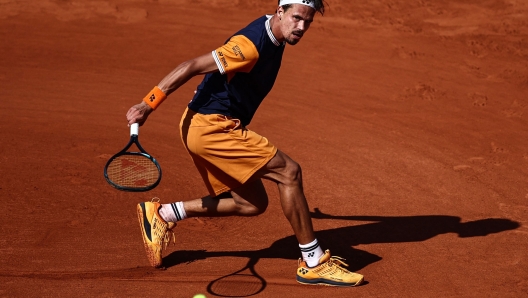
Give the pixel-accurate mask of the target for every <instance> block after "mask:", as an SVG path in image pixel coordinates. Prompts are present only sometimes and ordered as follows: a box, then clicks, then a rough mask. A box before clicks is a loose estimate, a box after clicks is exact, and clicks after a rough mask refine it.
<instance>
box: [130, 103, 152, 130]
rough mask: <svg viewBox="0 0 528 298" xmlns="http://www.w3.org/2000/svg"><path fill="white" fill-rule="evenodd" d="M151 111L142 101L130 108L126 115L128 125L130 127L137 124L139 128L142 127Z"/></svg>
mask: <svg viewBox="0 0 528 298" xmlns="http://www.w3.org/2000/svg"><path fill="white" fill-rule="evenodd" d="M152 111H153V109H152V108H151V107H150V106H149V105H148V104H147V103H145V102H144V101H142V102H141V103H139V104H137V105H134V106H132V107H131V108H130V109H129V110H128V112H127V114H126V118H127V121H128V125H129V126H130V125H131V124H134V123H139V125H140V126H141V125H143V123H145V121H147V118H148V116H149V115H150V113H152Z"/></svg>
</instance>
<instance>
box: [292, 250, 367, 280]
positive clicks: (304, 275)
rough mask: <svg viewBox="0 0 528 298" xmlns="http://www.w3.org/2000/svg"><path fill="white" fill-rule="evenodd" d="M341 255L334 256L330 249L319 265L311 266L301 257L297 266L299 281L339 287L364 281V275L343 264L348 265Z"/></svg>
mask: <svg viewBox="0 0 528 298" xmlns="http://www.w3.org/2000/svg"><path fill="white" fill-rule="evenodd" d="M343 261H344V259H343V258H340V257H336V256H334V257H332V256H331V255H330V251H329V250H326V251H325V254H324V255H323V256H322V257H321V259H320V260H319V265H317V266H315V267H313V268H310V267H308V266H307V265H306V262H305V261H302V260H301V259H299V265H298V268H297V282H299V283H301V284H307V285H325V286H339V287H354V286H358V285H360V284H361V283H362V282H363V275H361V274H359V273H354V272H350V271H348V270H347V269H345V268H343V267H342V266H345V267H348V264H346V263H345V262H343Z"/></svg>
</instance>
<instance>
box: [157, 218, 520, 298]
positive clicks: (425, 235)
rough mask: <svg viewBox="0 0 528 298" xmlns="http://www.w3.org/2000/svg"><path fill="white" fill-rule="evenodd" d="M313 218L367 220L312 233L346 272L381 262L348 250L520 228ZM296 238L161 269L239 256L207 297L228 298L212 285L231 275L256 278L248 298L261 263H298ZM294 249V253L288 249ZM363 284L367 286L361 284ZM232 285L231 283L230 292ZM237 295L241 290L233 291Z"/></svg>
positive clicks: (185, 255) (190, 257) (493, 222)
mask: <svg viewBox="0 0 528 298" xmlns="http://www.w3.org/2000/svg"><path fill="white" fill-rule="evenodd" d="M311 216H312V218H313V219H321V220H324V219H330V220H350V221H361V222H365V221H369V222H371V223H366V224H357V225H351V226H345V227H339V228H335V229H328V230H322V231H317V232H316V237H317V238H318V240H319V242H320V243H321V244H322V246H323V247H328V248H330V249H331V251H332V255H337V256H341V257H344V258H345V259H346V262H347V263H348V264H349V265H350V267H348V269H349V270H351V271H359V270H360V269H362V268H364V267H366V266H368V265H370V264H372V263H375V262H377V261H379V260H381V259H382V258H381V257H380V256H377V255H375V254H371V253H369V252H366V251H363V250H359V249H355V248H354V247H353V246H356V245H360V244H373V243H400V242H421V241H426V240H428V239H431V238H433V237H435V236H438V235H441V234H447V233H456V234H458V236H459V237H461V238H467V237H482V236H486V235H489V234H493V233H500V232H504V231H508V230H513V229H517V228H518V227H520V224H519V223H518V222H515V221H512V220H510V219H505V218H486V219H479V220H475V221H469V222H462V221H461V218H460V217H456V216H449V215H423V216H394V217H392V216H336V215H330V214H325V213H323V212H321V211H320V210H319V209H318V208H315V210H314V212H311ZM297 246H298V243H297V239H296V238H295V236H294V235H292V236H288V237H285V238H282V239H279V240H277V241H275V242H274V243H273V244H272V245H271V246H270V247H267V248H263V249H260V250H251V251H206V250H184V251H175V252H172V253H171V254H169V255H168V256H167V257H165V258H164V260H163V264H164V265H165V266H166V267H172V266H176V265H178V264H182V263H190V262H193V261H196V260H202V259H207V258H214V257H243V258H248V259H249V261H248V263H247V265H246V267H244V268H242V269H241V270H238V271H237V272H234V273H231V274H229V275H227V276H224V277H222V278H219V279H216V280H214V281H212V282H211V283H209V286H208V292H209V293H210V294H213V295H216V296H221V297H232V294H233V293H231V292H229V290H224V292H222V293H219V291H215V287H216V288H218V287H217V286H215V285H216V284H218V283H219V282H220V281H221V280H222V279H223V278H226V277H230V276H233V275H236V274H237V273H240V272H244V270H245V271H247V272H246V273H243V274H240V275H244V276H245V275H251V274H253V275H256V276H254V277H256V278H257V279H258V280H256V282H259V283H260V286H259V287H257V290H252V292H250V293H245V294H244V295H242V293H238V294H237V295H239V296H238V297H249V296H252V295H255V294H258V293H260V292H262V291H263V290H264V289H265V288H266V281H265V279H263V278H262V277H260V276H259V275H258V273H256V271H255V268H254V265H255V264H257V262H258V261H259V260H260V259H269V258H276V259H288V260H297V259H298V258H299V253H298V250H296V249H294V248H295V247H297ZM289 248H293V249H289ZM364 284H367V282H365V283H364ZM234 286H235V285H234V284H231V287H226V289H227V288H231V289H233V287H234ZM238 289H239V290H240V287H238Z"/></svg>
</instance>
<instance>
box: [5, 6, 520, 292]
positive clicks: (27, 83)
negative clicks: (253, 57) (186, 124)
mask: <svg viewBox="0 0 528 298" xmlns="http://www.w3.org/2000/svg"><path fill="white" fill-rule="evenodd" d="M328 3H329V6H328V7H327V13H326V14H325V16H324V17H320V16H319V15H318V16H317V17H316V20H315V22H314V23H313V25H312V28H311V29H310V31H309V32H308V33H307V34H306V35H305V36H304V37H303V40H302V41H301V42H300V43H299V44H298V45H297V46H295V47H292V46H288V47H287V49H286V52H285V56H284V60H283V66H282V69H281V72H280V74H279V77H278V80H277V82H276V84H275V88H274V90H273V91H272V92H271V93H270V94H269V96H268V98H267V99H266V100H265V101H264V103H263V104H262V106H261V108H260V110H259V111H258V112H257V114H256V116H255V118H254V121H253V122H252V123H251V124H250V126H249V128H250V129H252V130H255V131H257V132H259V133H260V134H262V135H264V136H267V137H268V139H270V141H271V142H273V143H274V144H275V145H277V146H278V147H279V149H281V150H282V151H284V152H286V153H287V154H288V155H290V156H291V157H292V158H293V159H295V160H296V161H297V162H299V163H300V164H301V166H302V168H303V175H304V187H305V192H306V195H307V197H308V200H309V204H310V209H311V210H313V211H314V213H313V223H314V226H315V228H316V230H317V237H318V238H319V240H320V242H321V243H322V246H323V248H329V249H331V250H332V252H333V254H335V255H338V256H341V257H344V258H346V259H347V262H348V263H349V264H350V269H351V270H353V271H357V272H360V273H362V274H363V275H365V280H366V282H365V285H363V286H360V287H357V288H332V287H316V286H302V285H299V284H297V283H296V281H295V270H296V268H297V258H298V257H299V256H300V252H299V249H298V247H297V242H296V240H295V238H294V236H293V233H292V230H291V228H290V226H289V225H288V222H287V221H286V219H285V217H284V216H283V214H282V211H281V207H280V203H279V199H278V192H277V190H276V187H275V185H274V184H272V183H269V182H266V183H265V185H266V188H267V190H268V194H269V197H270V205H269V208H268V210H267V211H266V213H264V214H263V215H260V216H258V217H254V218H240V217H231V218H200V219H188V220H186V221H183V222H181V223H180V224H179V225H178V226H177V227H176V229H175V232H176V237H177V241H176V245H175V246H169V247H168V249H167V250H166V252H165V253H164V256H165V258H164V263H165V265H166V267H167V268H166V270H156V269H152V268H150V267H149V266H148V261H147V258H146V255H145V252H144V248H143V244H142V240H141V235H140V230H139V226H138V223H137V218H136V211H135V208H136V204H137V203H139V202H142V201H148V200H150V199H151V198H152V197H159V198H161V200H162V202H166V203H168V202H173V201H179V200H184V201H185V200H191V199H194V198H198V197H201V196H203V195H205V194H206V189H205V187H204V186H203V184H202V181H201V179H200V177H199V174H198V172H197V171H196V170H195V168H194V167H193V165H192V162H191V160H190V158H189V157H188V155H187V153H186V152H185V151H184V148H183V146H182V144H181V141H180V136H179V132H178V128H177V126H178V122H179V119H180V116H181V114H182V112H183V110H184V109H185V106H186V104H187V103H188V102H189V100H190V99H191V97H192V95H193V90H194V88H195V87H196V86H197V85H198V83H199V82H200V80H201V78H200V77H197V78H194V79H193V80H191V81H190V82H189V83H188V84H186V85H184V86H183V87H182V88H181V89H179V90H178V91H176V92H175V93H174V94H172V95H171V96H170V97H169V99H168V100H167V101H165V103H164V104H163V105H162V106H161V107H160V108H159V109H158V110H157V111H156V112H155V113H153V114H152V115H151V117H150V118H149V121H148V122H147V124H146V125H145V126H143V127H141V129H140V140H141V143H142V144H143V146H144V147H145V149H147V151H149V152H150V153H151V154H153V155H154V156H155V157H156V158H157V159H158V160H159V162H160V164H161V167H162V169H163V179H162V181H161V183H160V185H159V186H158V187H157V188H155V189H154V190H152V191H150V192H147V193H127V192H120V191H118V190H115V189H113V188H111V187H110V186H109V185H108V184H107V183H106V181H105V180H104V177H103V167H104V164H105V163H106V161H107V159H108V158H109V157H110V156H111V155H112V154H114V153H116V152H117V151H118V150H119V149H121V148H122V147H123V146H124V145H125V143H126V142H127V141H128V133H129V132H128V127H127V124H126V123H127V122H126V119H125V113H126V111H127V110H128V108H129V107H130V106H132V105H133V104H136V103H139V102H140V100H141V99H142V98H143V96H145V94H146V93H147V92H148V91H150V90H151V89H152V87H153V86H154V85H156V84H157V83H158V82H159V81H160V80H161V79H162V78H163V77H164V76H165V75H166V74H167V73H168V72H169V71H171V70H172V69H173V68H174V67H175V66H177V65H178V64H179V63H181V62H183V61H185V60H187V59H190V58H194V57H195V56H198V55H202V54H205V53H208V52H210V51H212V50H213V49H215V48H216V47H218V46H219V45H221V44H223V42H224V41H225V40H226V38H228V37H229V36H230V35H231V34H233V33H234V32H236V31H237V30H238V29H240V28H242V27H243V26H245V25H246V24H247V23H249V22H251V21H252V20H254V19H256V18H257V17H259V16H261V15H263V14H267V13H273V12H274V9H275V5H276V1H275V0H231V1H229V0H207V1H206V0H200V1H198V0H194V1H191V0H158V1H155V0H134V1H129V0H100V1H91V0H86V1H69V0H61V1H59V0H39V1H33V0H31V1H30V0H26V1H23V0H18V1H17V0H0V35H1V42H0V90H1V93H2V96H1V100H0V119H1V122H0V140H1V145H0V177H1V178H2V179H1V180H0V197H1V201H2V217H1V219H0V222H1V232H2V235H3V236H2V237H1V239H0V252H1V253H0V264H1V268H0V284H1V286H0V296H2V297H15V296H19V297H22V296H25V297H78V296H84V297H125V296H130V297H146V296H151V297H192V296H193V295H194V294H196V293H204V294H206V295H207V296H208V297H215V296H228V297H250V296H251V297H527V296H528V249H527V247H528V226H527V225H528V98H527V94H528V2H526V1H521V0H466V1H455V0H452V1H448V0H432V1H418V0H380V1H349V0H346V1H345V0H328ZM246 265H248V266H247V269H246V270H244V271H243V272H241V274H239V275H238V276H234V277H226V278H224V279H221V278H222V277H225V276H227V275H229V274H231V273H235V272H237V271H239V270H241V269H243V268H244V267H245V266H246Z"/></svg>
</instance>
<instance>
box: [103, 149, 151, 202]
mask: <svg viewBox="0 0 528 298" xmlns="http://www.w3.org/2000/svg"><path fill="white" fill-rule="evenodd" d="M104 176H105V179H106V181H107V182H108V184H110V185H111V186H113V187H114V188H116V189H118V190H123V191H132V192H141V191H148V190H151V189H153V188H155V187H156V186H158V184H159V183H160V181H161V167H160V165H159V164H158V161H157V160H156V159H155V158H154V157H152V156H151V155H150V154H148V153H146V152H126V151H124V152H123V151H121V152H119V153H117V154H116V155H114V156H112V157H111V158H110V159H109V160H108V162H107V163H106V165H105V168H104Z"/></svg>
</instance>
